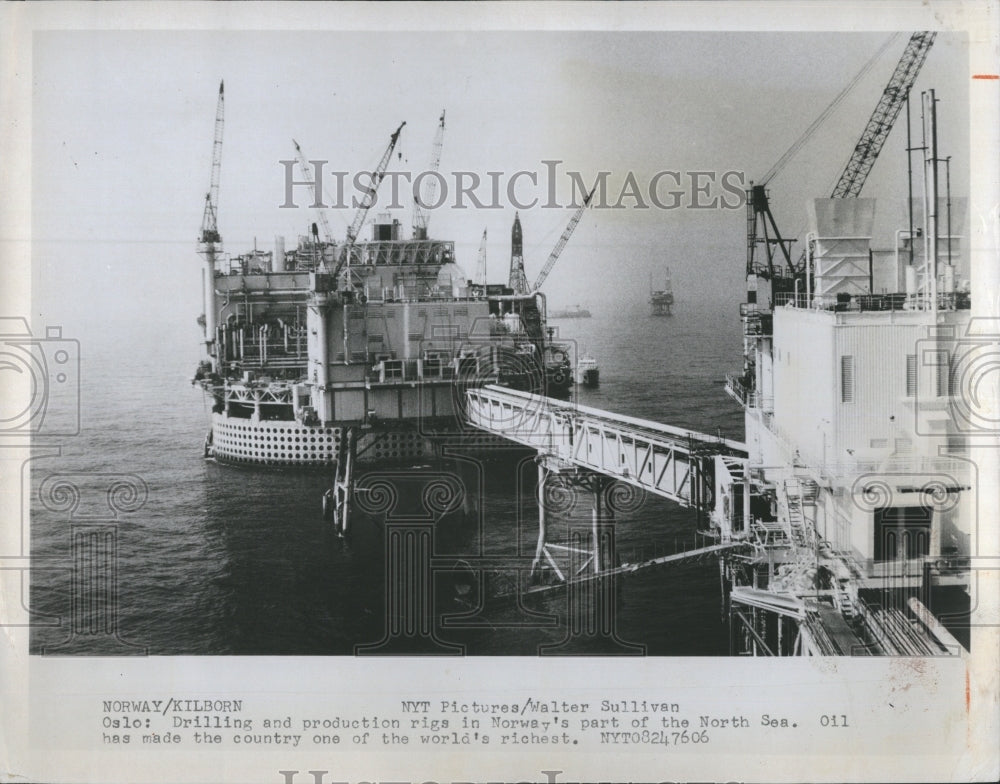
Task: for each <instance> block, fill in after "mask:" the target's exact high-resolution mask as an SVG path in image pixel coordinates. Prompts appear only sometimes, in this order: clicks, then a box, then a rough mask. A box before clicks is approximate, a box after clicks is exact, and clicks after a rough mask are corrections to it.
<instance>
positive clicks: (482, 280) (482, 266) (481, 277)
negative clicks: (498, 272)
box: [476, 229, 486, 286]
mask: <svg viewBox="0 0 1000 784" xmlns="http://www.w3.org/2000/svg"><path fill="white" fill-rule="evenodd" d="M476 283H478V284H479V285H480V286H485V285H486V229H483V239H482V241H481V242H480V243H479V263H478V264H477V265H476Z"/></svg>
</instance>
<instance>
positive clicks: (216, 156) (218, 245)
mask: <svg viewBox="0 0 1000 784" xmlns="http://www.w3.org/2000/svg"><path fill="white" fill-rule="evenodd" d="M224 109H225V90H224V82H221V81H220V82H219V100H218V103H217V104H216V107H215V140H214V141H213V142H212V179H211V182H210V185H209V187H208V193H207V194H206V195H205V212H204V214H203V215H202V218H201V235H200V236H199V238H198V239H199V243H198V244H199V248H198V250H199V252H200V253H202V254H204V256H205V267H204V269H203V271H202V299H203V302H202V306H203V307H204V309H205V310H204V313H203V314H202V315H203V317H204V319H205V323H204V339H205V353H206V354H207V355H208V357H209V359H210V361H211V363H212V369H213V370H217V369H218V367H217V364H218V363H217V360H216V357H215V329H216V320H217V316H216V310H215V259H216V256H217V255H218V254H219V253H220V252H221V250H222V236H221V235H220V234H219V223H218V215H219V175H220V174H221V173H222V126H223V115H224Z"/></svg>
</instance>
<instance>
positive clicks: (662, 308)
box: [649, 268, 674, 316]
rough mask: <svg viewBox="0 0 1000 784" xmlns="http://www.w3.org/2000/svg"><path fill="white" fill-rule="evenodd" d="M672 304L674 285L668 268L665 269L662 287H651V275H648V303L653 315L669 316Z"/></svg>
mask: <svg viewBox="0 0 1000 784" xmlns="http://www.w3.org/2000/svg"><path fill="white" fill-rule="evenodd" d="M673 304H674V287H673V284H672V283H671V280H670V269H669V268H668V269H667V274H666V278H665V280H664V282H663V288H662V289H654V288H653V276H652V274H650V276H649V305H650V307H651V308H652V315H654V316H669V315H671V308H672V307H673Z"/></svg>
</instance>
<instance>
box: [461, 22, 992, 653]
mask: <svg viewBox="0 0 1000 784" xmlns="http://www.w3.org/2000/svg"><path fill="white" fill-rule="evenodd" d="M933 41H934V34H933V33H927V32H923V33H916V34H914V35H913V36H912V37H911V38H910V40H909V42H908V43H907V45H906V48H905V51H904V53H903V55H902V58H901V59H900V61H899V63H898V64H897V66H896V69H895V71H894V72H893V75H892V77H891V79H890V81H889V83H888V85H887V86H886V88H885V90H884V92H883V95H882V96H881V98H880V100H879V103H878V106H877V107H876V109H875V112H874V113H873V114H872V116H871V118H870V119H869V121H868V123H867V125H866V126H865V129H864V131H863V133H862V135H861V137H860V139H859V140H858V143H857V145H856V147H855V150H854V153H853V154H852V156H851V159H850V161H849V163H848V165H847V167H846V168H845V170H844V171H843V173H842V175H841V177H840V179H839V181H838V183H837V185H836V187H835V189H834V191H833V193H832V194H831V196H830V198H823V199H814V200H813V201H812V202H811V203H810V204H809V205H808V217H809V223H810V231H809V234H808V235H807V237H806V245H807V247H806V250H805V252H804V253H803V255H802V257H801V258H800V259H799V260H798V262H797V263H796V262H795V261H794V259H793V256H792V254H791V242H790V241H788V240H786V239H784V238H782V236H781V233H780V231H779V230H778V227H777V224H776V222H775V219H774V217H773V215H772V213H771V210H770V206H769V201H768V193H767V190H766V188H765V187H764V186H762V185H753V184H751V187H750V189H749V190H748V191H747V194H746V196H747V264H746V281H747V301H746V303H744V304H743V305H742V306H741V308H740V317H741V321H742V324H743V336H744V345H743V349H744V351H743V354H744V362H743V368H742V370H741V371H740V372H736V373H731V374H729V375H728V376H727V383H726V390H727V392H728V394H729V395H730V396H732V397H733V398H734V399H735V400H736V401H737V402H738V403H739V404H740V405H741V406H742V407H743V408H744V411H745V423H746V442H745V443H739V442H735V441H731V440H727V439H722V438H719V437H713V436H709V435H706V434H700V433H692V432H688V431H684V430H681V429H677V428H672V427H670V426H668V425H663V424H660V423H656V422H651V421H646V420H639V419H635V418H633V417H627V416H623V415H620V414H616V413H612V412H609V411H601V410H597V409H590V408H585V407H582V406H574V405H570V404H568V403H564V402H560V401H554V400H545V399H540V398H538V397H537V396H533V395H530V394H526V393H522V392H516V391H512V390H504V389H501V388H499V387H486V388H480V389H475V390H469V391H468V393H467V394H468V396H469V398H470V405H469V407H468V415H469V418H470V421H471V422H473V423H474V424H476V425H477V426H478V427H480V428H482V429H483V430H485V431H487V432H492V433H496V434H499V435H504V436H505V437H507V438H509V439H511V440H514V441H517V442H519V443H521V444H523V445H525V446H527V447H530V448H533V449H536V450H537V452H538V464H539V469H538V471H539V477H538V484H539V487H540V490H539V492H538V496H539V497H540V498H544V497H545V493H544V488H545V487H546V486H547V485H548V484H551V483H553V482H557V483H562V484H567V483H569V484H573V485H574V486H576V487H579V488H583V489H584V490H585V491H586V492H589V493H590V494H591V497H592V499H593V503H592V510H593V514H592V528H591V530H590V531H589V532H580V531H578V532H576V536H575V540H574V541H573V542H570V543H569V544H568V545H567V544H566V543H558V542H555V541H553V540H552V538H551V537H552V534H551V530H550V529H551V526H550V523H549V521H548V519H547V510H546V508H545V504H544V503H542V504H540V508H539V521H538V531H539V533H538V545H537V549H536V553H535V557H534V559H533V560H532V563H531V576H532V578H533V581H534V584H535V586H536V588H538V587H546V586H547V585H550V584H556V585H565V586H567V589H568V590H573V589H574V586H576V585H578V584H580V583H581V582H582V581H597V582H600V581H601V580H602V578H603V579H604V581H605V583H608V585H609V587H608V588H607V589H606V590H605V591H604V592H603V593H602V592H601V591H599V590H592V591H591V592H590V594H589V596H590V597H591V598H592V599H593V600H594V601H593V605H594V606H593V607H591V608H590V612H591V613H592V616H591V617H590V618H589V619H588V621H587V622H586V623H580V624H579V625H580V626H581V628H589V629H591V630H594V629H596V630H600V631H599V632H597V633H604V634H605V635H607V636H613V635H614V628H613V623H611V622H610V621H609V620H608V619H612V618H613V613H611V612H610V610H609V607H610V603H612V602H613V595H614V589H613V584H611V583H610V581H613V580H614V579H615V578H617V577H618V576H619V575H622V574H627V573H630V572H633V571H636V570H638V569H641V568H645V567H650V566H655V565H665V564H669V563H679V562H683V561H690V560H697V559H704V558H715V559H717V560H718V564H719V570H720V580H721V583H722V590H723V595H724V599H725V607H726V615H727V617H728V622H729V626H730V650H731V652H732V653H733V654H736V655H754V656H756V655H768V656H788V655H824V656H829V655H846V656H859V655H903V656H940V655H960V654H961V653H962V652H963V650H964V647H965V646H967V645H968V638H967V620H966V619H967V615H968V612H969V607H970V596H969V591H970V556H971V555H972V551H971V550H972V545H971V542H972V541H974V535H975V532H974V530H972V526H973V524H974V521H975V519H976V517H975V510H976V505H977V474H976V468H975V464H974V462H973V461H972V459H971V457H970V452H969V449H968V448H967V444H966V438H965V433H966V432H967V425H968V422H969V420H970V419H973V418H974V416H975V413H974V411H973V410H972V406H973V403H972V402H971V399H970V397H969V395H968V393H967V390H963V385H964V384H966V383H967V381H968V375H969V373H970V372H971V369H970V367H969V363H970V362H972V361H973V360H972V359H970V358H974V348H975V347H976V346H977V345H979V344H980V343H981V342H982V341H983V340H985V339H987V338H986V336H985V335H980V334H979V332H978V331H977V329H978V325H977V323H976V321H975V320H974V319H971V318H970V304H971V300H970V293H969V283H968V281H967V280H964V279H962V275H961V273H960V270H963V269H964V270H967V269H968V266H967V265H968V261H967V256H965V255H964V253H963V251H962V243H961V238H960V237H959V236H958V235H956V234H953V233H952V229H951V226H952V224H953V223H954V224H956V225H962V223H963V212H964V200H961V199H952V197H951V194H950V192H947V193H945V194H944V195H943V197H942V194H941V192H940V187H939V183H940V182H941V178H940V175H939V167H940V165H941V164H942V162H943V161H944V160H946V159H942V158H941V157H940V156H939V154H938V142H937V130H936V99H935V96H934V93H933V91H927V92H924V93H923V94H922V95H921V117H922V132H923V140H922V144H921V145H920V146H914V144H913V143H911V142H910V140H909V139H907V148H908V149H907V155H908V156H912V154H913V151H914V150H922V151H923V161H922V166H921V167H920V170H921V172H922V174H923V185H924V188H923V191H924V192H923V197H922V198H921V199H918V200H915V199H913V198H912V196H909V197H908V199H907V204H908V206H909V210H908V216H909V217H908V226H907V227H900V228H899V229H898V230H897V231H896V232H895V238H896V243H895V247H892V248H890V249H888V250H880V249H876V248H873V247H872V237H873V226H874V218H875V208H876V204H875V200H873V199H866V198H861V197H860V196H859V194H860V192H861V189H862V186H863V185H864V183H865V180H866V179H867V176H868V173H869V172H870V170H871V168H872V165H873V164H874V162H875V160H876V158H877V157H878V155H879V153H880V151H881V149H882V146H883V144H884V142H885V139H886V137H887V136H888V133H889V131H890V129H891V128H892V126H893V123H894V121H895V120H896V118H897V116H898V115H899V113H900V111H901V110H902V108H903V107H904V106H906V107H907V112H908V113H909V95H910V90H911V88H912V86H913V83H914V80H915V79H916V76H917V73H918V72H919V70H920V68H921V65H922V64H923V62H924V59H925V58H926V56H927V52H928V50H929V49H930V47H931V45H932V43H933ZM908 127H909V126H908ZM908 136H909V133H908ZM911 182H912V171H911ZM911 187H912V186H911ZM942 229H944V230H943V231H942ZM963 391H965V392H966V394H963ZM622 486H626V487H631V488H633V492H634V491H635V490H636V489H641V490H644V491H645V492H648V493H650V494H653V495H656V496H659V497H662V498H667V499H670V500H672V501H674V502H676V503H678V504H680V505H682V506H685V507H688V508H691V509H694V510H695V511H696V512H697V517H698V520H699V523H698V533H699V534H700V535H701V537H702V542H701V546H696V547H694V548H692V549H689V550H686V551H680V552H677V553H674V554H672V555H667V556H661V557H658V558H653V559H650V560H646V561H644V562H639V563H621V562H620V561H619V560H618V559H617V558H616V555H615V549H614V532H615V520H614V518H615V514H614V504H613V503H610V500H611V497H612V495H613V493H614V492H615V491H616V488H617V489H619V490H620V488H621V487H622ZM618 524H619V525H620V524H621V523H620V522H619V523H618ZM539 584H540V585H539ZM595 597H596V598H595ZM602 597H603V598H602ZM609 597H611V598H609ZM592 633H594V632H592ZM963 637H964V640H962V639H959V638H963Z"/></svg>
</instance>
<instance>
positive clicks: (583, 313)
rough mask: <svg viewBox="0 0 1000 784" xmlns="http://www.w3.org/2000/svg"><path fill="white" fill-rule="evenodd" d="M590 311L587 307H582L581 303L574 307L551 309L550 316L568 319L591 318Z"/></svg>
mask: <svg viewBox="0 0 1000 784" xmlns="http://www.w3.org/2000/svg"><path fill="white" fill-rule="evenodd" d="M590 317H591V315H590V311H589V310H587V309H586V308H583V307H580V305H579V304H577V305H575V306H574V307H572V308H563V309H562V310H551V311H549V318H554V319H568V318H590Z"/></svg>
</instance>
